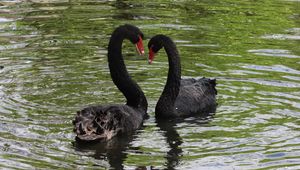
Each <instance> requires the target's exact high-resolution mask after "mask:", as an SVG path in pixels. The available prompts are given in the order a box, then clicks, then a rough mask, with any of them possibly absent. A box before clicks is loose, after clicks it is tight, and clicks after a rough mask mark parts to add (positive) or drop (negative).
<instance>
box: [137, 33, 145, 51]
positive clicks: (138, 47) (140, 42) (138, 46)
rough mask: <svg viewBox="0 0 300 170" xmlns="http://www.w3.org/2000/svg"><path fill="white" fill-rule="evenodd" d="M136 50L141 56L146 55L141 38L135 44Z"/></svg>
mask: <svg viewBox="0 0 300 170" xmlns="http://www.w3.org/2000/svg"><path fill="white" fill-rule="evenodd" d="M135 46H136V49H137V51H138V53H139V54H140V55H144V54H145V50H144V45H143V39H142V37H141V36H139V41H138V42H137V43H136V44H135Z"/></svg>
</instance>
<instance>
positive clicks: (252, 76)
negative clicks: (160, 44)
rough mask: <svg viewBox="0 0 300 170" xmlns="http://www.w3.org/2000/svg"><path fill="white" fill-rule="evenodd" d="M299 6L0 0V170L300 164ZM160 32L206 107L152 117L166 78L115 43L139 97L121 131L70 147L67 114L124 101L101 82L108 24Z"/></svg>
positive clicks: (162, 70) (157, 64) (162, 64)
mask: <svg viewBox="0 0 300 170" xmlns="http://www.w3.org/2000/svg"><path fill="white" fill-rule="evenodd" d="M299 11H300V3H299V1H286V0H272V1H271V0H266V1H242V2H236V1H232V0H225V1H222V2H216V1H191V0H185V1H162V0H160V1H155V2H154V1H153V2H152V1H151V2H149V1H143V0H141V1H138V2H136V1H130V0H128V1H122V0H117V1H83V0H74V1H71V0H69V1H58V0H56V1H55V0H53V1H46V0H32V1H19V0H10V1H0V66H3V68H2V67H1V68H0V75H1V76H0V150H1V152H0V168H1V169H2V168H3V169H5V168H7V169H33V168H38V169H41V168H45V169H55V168H65V169H74V168H79V169H80V168H89V169H105V168H114V169H121V168H125V169H135V168H145V167H146V168H151V167H154V168H159V169H163V168H168V169H285V168H289V169H300V138H299V137H300V131H299V130H300V121H299V118H300V48H299V46H300V41H299V40H300V22H299V21H300V20H299V19H300V13H299ZM124 23H130V24H134V25H136V26H138V27H139V28H140V29H141V30H142V31H143V32H144V34H145V35H146V40H145V41H144V44H145V46H146V44H147V42H148V40H149V38H151V37H152V36H154V35H155V34H158V33H160V34H161V33H162V34H166V35H168V36H170V37H171V38H172V39H173V40H174V41H175V42H176V44H177V47H178V50H179V52H180V54H181V58H182V59H181V60H182V70H183V75H184V76H185V77H202V76H205V77H211V78H216V79H217V80H218V85H217V89H218V103H219V106H218V108H217V112H216V114H215V115H214V116H212V117H208V118H188V119H185V120H183V121H178V122H156V120H155V118H154V108H155V104H156V101H157V100H158V98H159V96H160V93H161V91H162V89H163V85H164V84H165V81H166V75H167V58H166V55H165V54H164V52H163V51H161V52H160V53H159V55H158V56H157V57H156V60H155V61H154V63H153V64H152V65H148V64H147V59H146V57H140V56H138V55H136V52H135V49H134V46H133V45H131V44H130V43H129V42H128V41H126V42H125V44H124V48H123V54H124V56H125V60H126V64H127V66H128V70H129V72H130V73H131V75H132V77H133V78H134V79H135V80H136V81H137V82H138V83H139V84H140V86H141V87H142V89H143V91H144V92H145V94H146V96H147V98H148V102H149V115H150V118H149V119H147V120H146V121H145V122H144V126H143V128H142V129H141V130H139V131H137V133H136V134H135V135H133V136H128V137H127V138H122V139H118V140H112V141H110V142H108V143H106V144H95V145H89V146H82V145H78V144H76V143H74V137H75V135H74V134H73V132H72V119H73V118H74V113H75V112H76V111H77V110H79V109H81V108H83V107H84V106H88V105H92V104H105V103H124V102H125V100H124V97H123V96H122V94H121V93H120V92H119V91H118V90H117V88H116V87H115V86H114V84H113V83H112V81H111V79H110V75H109V70H108V67H107V58H106V54H107V44H108V40H109V37H110V34H111V32H112V31H113V29H114V28H116V27H117V26H119V25H121V24H124Z"/></svg>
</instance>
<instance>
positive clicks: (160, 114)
mask: <svg viewBox="0 0 300 170" xmlns="http://www.w3.org/2000/svg"><path fill="white" fill-rule="evenodd" d="M148 48H149V63H150V64H151V63H152V61H153V59H154V57H155V54H156V53H157V52H158V51H159V50H160V49H161V48H164V49H165V51H166V53H167V56H168V62H169V71H168V78H167V82H166V85H165V87H164V90H163V92H162V94H161V96H160V98H159V100H158V102H157V104H156V107H155V116H156V118H172V117H188V116H192V115H201V116H204V115H208V114H209V113H214V112H215V110H216V106H217V103H216V94H217V90H216V89H215V86H216V80H215V79H207V78H201V79H198V80H196V79H193V78H190V79H181V65H180V57H179V53H178V51H177V48H176V45H175V43H174V42H173V41H172V39H170V38H169V37H167V36H165V35H156V36H154V37H152V38H151V40H150V41H149V43H148Z"/></svg>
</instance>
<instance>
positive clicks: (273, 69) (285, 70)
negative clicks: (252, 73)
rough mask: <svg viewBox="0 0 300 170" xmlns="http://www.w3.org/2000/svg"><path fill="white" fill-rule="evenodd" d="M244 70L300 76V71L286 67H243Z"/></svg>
mask: <svg viewBox="0 0 300 170" xmlns="http://www.w3.org/2000/svg"><path fill="white" fill-rule="evenodd" d="M241 67H242V68H248V69H254V70H260V71H270V72H282V73H288V74H300V71H298V70H295V69H292V68H289V67H287V66H284V65H273V66H263V65H243V66H241Z"/></svg>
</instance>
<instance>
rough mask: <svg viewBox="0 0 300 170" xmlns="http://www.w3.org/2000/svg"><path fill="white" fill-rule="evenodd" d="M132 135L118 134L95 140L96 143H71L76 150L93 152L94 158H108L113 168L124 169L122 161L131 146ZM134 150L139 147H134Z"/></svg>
mask: <svg viewBox="0 0 300 170" xmlns="http://www.w3.org/2000/svg"><path fill="white" fill-rule="evenodd" d="M133 139H134V136H133V135H128V136H119V137H115V138H113V139H111V140H109V141H103V142H96V143H82V142H74V143H73V145H74V147H75V149H76V150H77V151H80V152H94V154H93V155H90V156H92V157H94V158H95V159H100V160H108V163H109V165H110V167H111V168H113V169H124V165H123V162H124V160H125V159H126V157H127V152H126V150H127V149H128V148H129V147H130V148H131V149H132V148H133V147H131V145H130V143H131V142H132V141H133ZM135 150H136V151H138V150H139V148H135Z"/></svg>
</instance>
